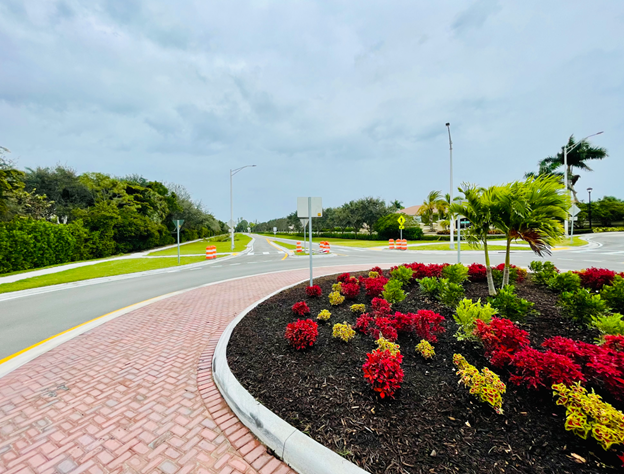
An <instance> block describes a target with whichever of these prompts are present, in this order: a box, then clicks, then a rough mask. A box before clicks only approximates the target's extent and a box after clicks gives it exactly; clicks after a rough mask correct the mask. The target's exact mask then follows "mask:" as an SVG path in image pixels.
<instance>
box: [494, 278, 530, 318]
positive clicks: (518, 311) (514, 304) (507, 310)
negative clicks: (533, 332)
mask: <svg viewBox="0 0 624 474" xmlns="http://www.w3.org/2000/svg"><path fill="white" fill-rule="evenodd" d="M488 302H489V303H490V304H491V305H492V307H493V308H496V309H497V310H498V312H499V313H500V314H501V315H503V316H505V317H506V318H507V319H511V320H512V321H524V320H525V318H526V315H527V314H529V312H531V311H532V310H533V306H535V305H534V303H531V302H530V301H527V300H525V299H524V298H520V297H519V296H518V295H516V293H515V287H514V286H513V285H507V286H506V287H504V288H501V289H500V290H498V293H497V294H496V296H494V297H488Z"/></svg>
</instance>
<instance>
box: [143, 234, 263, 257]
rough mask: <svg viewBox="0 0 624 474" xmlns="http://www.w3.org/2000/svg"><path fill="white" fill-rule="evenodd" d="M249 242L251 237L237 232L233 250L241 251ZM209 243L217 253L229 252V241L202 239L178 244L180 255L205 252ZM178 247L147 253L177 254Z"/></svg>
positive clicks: (151, 255)
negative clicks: (214, 247) (215, 248)
mask: <svg viewBox="0 0 624 474" xmlns="http://www.w3.org/2000/svg"><path fill="white" fill-rule="evenodd" d="M249 242H251V237H249V236H248V235H242V234H238V235H235V240H234V252H242V251H243V250H245V247H247V244H248V243H249ZM209 245H215V246H216V247H217V253H225V252H231V251H232V250H231V243H230V241H229V240H228V241H227V242H213V241H211V240H210V239H207V240H202V241H200V242H193V243H192V244H183V245H180V255H193V254H206V247H208V246H209ZM177 254H178V248H177V247H174V248H170V249H167V250H159V251H157V252H152V253H150V254H149V256H150V257H158V256H161V255H177Z"/></svg>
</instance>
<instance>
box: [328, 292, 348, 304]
mask: <svg viewBox="0 0 624 474" xmlns="http://www.w3.org/2000/svg"><path fill="white" fill-rule="evenodd" d="M344 300H345V297H344V296H342V295H341V294H340V293H338V292H337V291H332V292H331V293H330V294H329V304H331V305H332V306H338V305H340V304H342V303H344Z"/></svg>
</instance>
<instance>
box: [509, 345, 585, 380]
mask: <svg viewBox="0 0 624 474" xmlns="http://www.w3.org/2000/svg"><path fill="white" fill-rule="evenodd" d="M510 365H511V369H512V371H513V374H512V375H511V376H510V377H509V381H510V382H511V383H513V384H515V385H524V386H525V387H527V388H532V389H539V388H542V387H545V388H548V387H550V386H552V384H554V383H564V384H566V385H570V384H572V383H574V382H579V381H580V382H584V381H585V377H584V376H583V372H582V371H581V367H580V366H579V365H578V364H576V363H574V362H573V361H572V359H570V358H569V357H566V356H564V355H561V354H557V353H555V352H552V351H546V352H540V351H538V350H536V349H533V348H532V347H523V348H522V349H521V350H520V351H518V352H516V353H515V354H514V355H513V357H512V359H511V364H510Z"/></svg>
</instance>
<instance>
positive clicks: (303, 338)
mask: <svg viewBox="0 0 624 474" xmlns="http://www.w3.org/2000/svg"><path fill="white" fill-rule="evenodd" d="M284 337H286V339H288V342H290V345H291V346H293V347H294V348H295V349H297V350H301V349H305V348H306V347H309V346H312V345H314V343H315V342H316V338H317V337H318V324H316V323H315V322H314V321H312V320H311V319H305V320H303V319H300V320H299V321H296V322H294V323H290V324H288V325H287V326H286V333H285V334H284Z"/></svg>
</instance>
